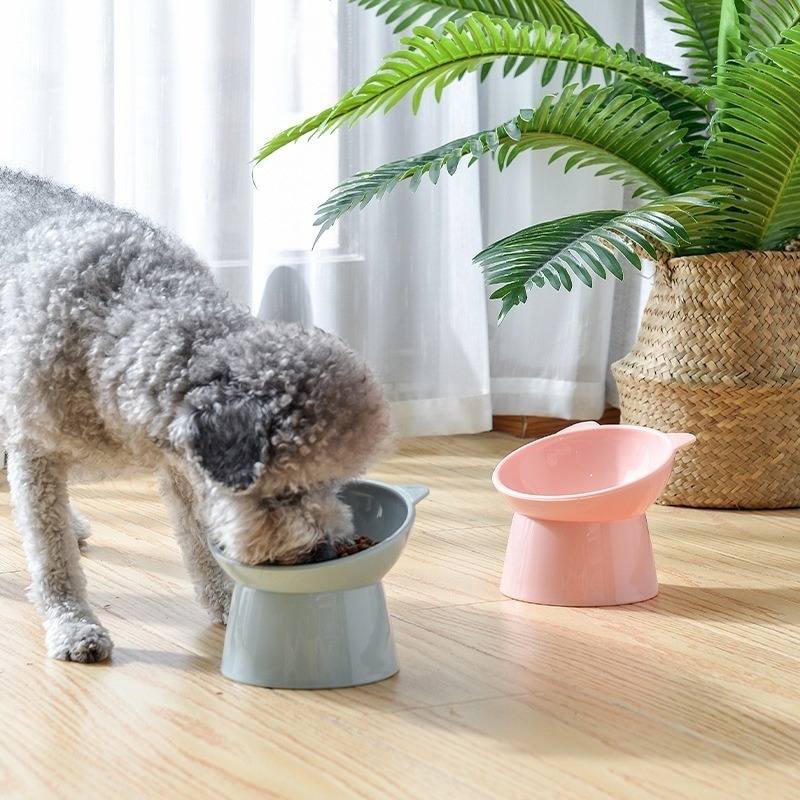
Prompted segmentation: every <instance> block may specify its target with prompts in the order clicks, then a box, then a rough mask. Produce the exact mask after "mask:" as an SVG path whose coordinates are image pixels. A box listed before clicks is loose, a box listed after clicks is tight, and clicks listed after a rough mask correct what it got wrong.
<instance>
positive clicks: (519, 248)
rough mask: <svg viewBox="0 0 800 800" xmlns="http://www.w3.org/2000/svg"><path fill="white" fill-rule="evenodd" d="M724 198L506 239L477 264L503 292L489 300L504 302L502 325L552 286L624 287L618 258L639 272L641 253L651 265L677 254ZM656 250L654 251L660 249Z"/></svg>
mask: <svg viewBox="0 0 800 800" xmlns="http://www.w3.org/2000/svg"><path fill="white" fill-rule="evenodd" d="M725 196H726V191H725V190H724V189H719V188H717V187H714V188H709V189H700V190H698V191H696V192H691V193H685V194H682V195H675V196H674V197H670V198H667V199H664V200H656V201H653V202H651V203H648V204H647V205H645V206H642V207H641V208H638V209H636V210H634V211H628V212H622V211H590V212H588V213H585V214H576V215H573V216H569V217H562V218H561V219H557V220H552V221H550V222H544V223H541V224H539V225H533V226H532V227H530V228H525V229H524V230H521V231H518V232H517V233H514V234H512V235H511V236H508V237H506V238H505V239H501V240H500V241H498V242H495V243H494V244H492V245H490V246H489V247H487V248H486V249H485V250H484V251H483V252H481V253H479V254H478V255H477V256H476V257H475V259H474V260H475V262H476V263H477V264H479V265H480V266H481V267H482V269H483V272H484V276H485V279H486V283H487V284H489V285H491V286H494V285H497V286H499V288H498V289H497V290H495V291H494V292H493V293H492V295H491V297H492V298H493V299H499V300H502V310H501V312H500V320H502V319H503V317H505V315H506V314H507V313H508V312H509V311H510V310H511V309H512V308H513V307H514V306H516V305H518V304H519V303H524V302H525V301H526V299H527V297H528V293H529V291H530V290H531V289H532V288H533V287H534V286H538V287H542V286H545V285H546V284H547V283H549V284H550V285H551V286H552V287H553V288H555V289H560V288H561V287H562V286H563V287H564V288H565V289H567V290H570V289H571V288H572V285H573V280H572V278H573V277H575V278H577V279H578V280H579V281H580V282H581V283H584V284H586V285H587V286H591V285H592V282H593V276H596V277H599V278H603V279H605V278H606V277H607V276H608V275H609V274H611V275H613V276H614V277H615V278H618V279H619V280H622V278H623V271H622V268H621V267H620V264H619V261H618V256H617V253H619V254H620V255H622V257H623V258H625V259H626V260H627V261H628V262H630V264H632V265H633V266H634V267H636V268H637V269H641V259H640V257H639V255H638V253H637V249H641V250H642V251H644V252H645V253H647V254H648V255H649V256H650V257H651V258H658V256H659V251H661V252H667V253H675V252H678V251H679V250H680V248H681V246H682V245H685V244H688V243H689V242H690V241H692V240H694V239H695V238H696V237H697V236H698V235H701V234H700V232H701V230H702V227H703V224H704V222H703V218H704V217H705V216H707V215H712V214H715V213H718V205H719V203H720V202H721V201H722V200H723V198H724V197H725ZM654 243H655V244H654Z"/></svg>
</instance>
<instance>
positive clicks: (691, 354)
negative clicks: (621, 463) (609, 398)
mask: <svg viewBox="0 0 800 800" xmlns="http://www.w3.org/2000/svg"><path fill="white" fill-rule="evenodd" d="M799 299H800V254H797V253H783V252H780V253H779V252H751V251H736V252H731V253H719V254H712V255H703V256H692V257H685V258H673V259H670V260H669V261H668V262H666V263H661V264H659V265H658V267H657V271H656V276H655V281H654V285H653V290H652V293H651V295H650V299H649V301H648V303H647V306H646V308H645V311H644V316H643V319H642V324H641V328H640V330H639V336H638V339H637V341H636V345H635V346H634V348H633V350H632V351H631V352H630V353H629V354H628V355H627V356H626V357H625V358H623V359H621V360H620V361H617V362H616V363H615V364H613V365H612V371H613V374H614V378H615V379H616V382H617V386H618V388H619V394H620V411H621V422H622V423H624V424H629V425H646V426H649V427H652V428H657V429H659V430H662V431H666V432H670V431H686V432H688V433H693V434H695V435H696V436H697V443H696V444H695V445H694V446H692V447H689V448H687V449H686V450H683V451H681V452H679V453H678V454H677V457H676V459H675V468H674V470H673V473H672V478H671V479H670V482H669V484H668V485H667V487H666V489H665V490H664V493H663V494H662V496H661V497H660V498H659V501H658V502H660V503H663V504H666V505H685V506H695V507H712V508H786V507H795V506H800V419H798V413H799V412H800V332H799V331H800V328H799V327H798V322H799V317H798V310H799V309H798V300H799Z"/></svg>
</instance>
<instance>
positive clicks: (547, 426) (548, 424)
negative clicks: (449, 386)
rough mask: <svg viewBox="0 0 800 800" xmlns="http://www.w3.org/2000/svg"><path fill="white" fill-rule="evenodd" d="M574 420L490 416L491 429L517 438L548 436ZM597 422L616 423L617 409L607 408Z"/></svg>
mask: <svg viewBox="0 0 800 800" xmlns="http://www.w3.org/2000/svg"><path fill="white" fill-rule="evenodd" d="M576 422H580V420H577V419H559V418H558V417H528V416H496V417H492V430H495V431H501V432H502V433H508V434H511V436H516V437H517V438H519V439H539V438H541V437H542V436H549V435H550V434H551V433H558V431H560V430H563V429H564V428H566V427H567V426H569V425H573V424H574V423H576ZM597 422H599V423H600V424H601V425H616V424H618V423H619V409H618V408H607V409H606V410H605V411H604V412H603V416H602V417H600V419H598V420H597Z"/></svg>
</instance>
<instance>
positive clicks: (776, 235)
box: [698, 26, 800, 250]
mask: <svg viewBox="0 0 800 800" xmlns="http://www.w3.org/2000/svg"><path fill="white" fill-rule="evenodd" d="M784 35H785V37H786V39H787V41H788V42H789V44H785V45H778V46H776V47H771V48H769V49H767V50H766V51H765V53H764V55H765V58H766V59H767V61H766V63H763V64H760V63H753V62H751V61H748V62H729V63H728V64H727V65H726V69H725V76H726V83H725V85H724V86H721V87H718V88H716V89H714V90H713V92H712V93H713V96H714V97H716V98H717V99H719V100H720V101H722V102H723V103H724V107H723V108H722V109H721V110H720V111H718V112H717V114H716V115H715V119H714V131H713V133H712V137H711V139H710V140H709V144H708V148H707V151H706V155H707V157H708V160H709V162H710V163H713V164H714V165H715V172H714V174H715V179H716V180H719V181H720V182H723V183H726V184H728V185H730V186H731V187H732V188H733V190H734V193H735V196H734V198H733V199H732V201H731V208H730V209H729V213H728V216H729V220H728V222H727V225H726V233H727V235H728V237H729V239H730V243H731V245H732V246H735V247H746V248H753V249H759V250H772V249H780V248H782V247H783V245H784V244H785V243H786V242H787V241H788V240H789V239H791V238H793V237H794V236H796V235H797V233H798V231H800V105H799V104H798V91H797V87H798V86H800V26H796V27H795V28H793V29H791V30H789V31H786V32H785V34H784ZM703 180H708V175H707V174H705V175H700V176H699V177H698V181H703Z"/></svg>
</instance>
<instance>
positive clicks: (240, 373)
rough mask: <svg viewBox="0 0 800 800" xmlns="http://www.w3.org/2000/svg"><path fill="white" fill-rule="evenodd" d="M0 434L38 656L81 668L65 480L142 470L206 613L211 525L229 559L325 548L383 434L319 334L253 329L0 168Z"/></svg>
mask: <svg viewBox="0 0 800 800" xmlns="http://www.w3.org/2000/svg"><path fill="white" fill-rule="evenodd" d="M0 284H1V285H2V313H1V314H0V348H2V358H0V434H2V438H3V441H4V444H5V447H6V452H7V455H8V480H9V485H10V488H11V499H12V505H13V509H14V519H15V522H16V524H17V527H18V528H19V530H20V532H21V534H22V538H23V544H24V548H25V553H26V556H27V560H28V566H29V570H30V575H31V581H32V586H31V590H30V594H31V597H32V599H33V601H34V603H35V605H36V608H37V610H38V611H39V613H40V615H41V617H42V620H43V623H44V629H45V639H46V643H47V649H48V652H49V654H50V655H51V656H53V657H55V658H60V659H68V660H73V661H100V660H103V659H105V658H107V657H108V656H109V654H110V653H111V649H112V646H113V645H112V642H111V639H110V637H109V635H108V633H107V631H106V630H105V629H104V628H103V626H102V625H101V624H100V623H99V622H98V620H97V618H96V616H95V615H94V613H93V612H92V610H91V608H90V607H89V605H88V603H87V599H86V581H85V577H84V575H83V571H82V569H81V566H80V549H79V542H80V541H82V540H83V539H85V537H86V536H87V535H88V525H87V523H86V521H85V520H84V519H82V518H81V517H80V516H78V514H76V512H75V511H74V509H73V508H72V507H71V505H70V502H69V497H68V494H67V484H68V480H69V479H73V478H75V477H76V476H78V477H79V476H80V475H81V474H82V473H81V470H82V469H84V468H87V467H88V468H90V469H91V470H92V471H93V472H95V471H97V470H99V471H101V472H103V473H105V472H106V471H114V472H119V470H120V468H130V467H132V466H134V467H137V468H146V469H154V470H157V471H158V473H159V488H160V491H161V494H162V497H163V499H164V502H165V504H166V506H167V508H168V511H169V514H170V519H171V521H172V524H173V526H174V528H175V532H176V537H177V540H178V543H179V544H180V547H181V550H182V552H183V556H184V562H185V564H186V567H187V569H188V571H189V574H190V576H191V578H192V581H193V583H194V586H195V590H196V593H197V596H198V599H199V600H200V601H201V602H202V603H203V604H204V605H205V606H206V607H207V608H208V610H209V612H210V614H211V617H212V619H213V620H214V621H215V622H219V623H223V624H224V623H225V622H226V620H227V614H228V607H229V603H230V590H231V586H230V583H229V580H228V578H227V577H226V576H225V575H224V574H223V573H222V572H221V570H220V569H219V567H218V566H217V564H216V562H215V561H214V560H213V558H212V557H211V555H210V553H209V551H208V547H207V544H206V535H207V533H208V532H211V533H212V535H213V536H214V537H216V540H217V541H218V542H219V544H220V545H221V546H222V547H224V549H225V551H226V553H227V554H229V555H230V556H231V557H233V558H235V559H239V560H240V561H244V562H247V563H260V562H262V561H270V562H275V563H283V564H293V563H302V562H306V561H312V560H322V559H325V558H331V557H333V555H334V552H333V546H334V544H335V543H336V542H337V541H339V540H347V539H348V538H350V537H351V536H352V533H353V531H352V520H351V519H350V516H349V513H348V510H347V507H346V506H345V505H344V504H343V503H342V502H341V501H340V500H338V498H337V491H338V489H339V488H340V486H341V484H342V482H344V481H346V480H347V479H348V478H350V477H353V476H354V475H357V474H359V473H360V472H362V471H363V470H364V469H365V468H366V467H367V466H368V464H369V463H370V462H371V461H372V460H373V458H375V457H376V456H377V455H378V454H379V453H380V452H382V450H383V449H384V447H385V446H386V444H387V443H388V441H389V438H390V436H389V415H388V410H387V404H386V402H385V399H384V397H383V393H382V391H381V387H380V384H379V382H378V380H377V379H376V378H375V376H374V375H373V374H372V373H371V372H370V371H369V369H368V368H367V366H366V364H365V363H364V361H363V360H362V359H361V358H360V357H358V356H357V355H356V354H354V353H353V352H352V351H351V350H350V349H348V348H347V346H346V345H345V344H344V343H343V342H342V341H341V340H340V339H338V338H336V337H334V336H332V335H330V334H327V333H324V332H322V331H319V330H305V329H303V328H301V327H299V326H296V325H285V324H278V323H266V322H262V321H260V320H258V319H255V318H254V317H252V316H251V315H250V314H249V313H248V311H247V310H246V309H245V308H243V307H240V306H238V305H237V304H235V303H234V302H232V301H231V300H230V298H228V297H227V295H226V294H225V293H224V292H223V291H222V289H220V288H219V287H218V286H217V285H216V284H215V282H214V280H213V278H212V276H211V273H210V271H209V269H208V268H207V267H206V266H205V265H204V264H203V263H202V262H201V260H200V259H199V258H198V256H197V255H196V254H195V253H194V252H193V251H192V250H190V249H189V248H188V247H187V246H186V245H184V244H183V243H182V242H181V241H179V240H178V239H177V238H176V237H175V236H173V235H172V234H170V233H168V232H166V231H164V230H162V229H160V228H159V227H157V226H155V225H153V224H152V223H151V222H149V221H147V220H145V219H143V218H142V217H140V216H137V215H136V214H134V213H132V212H129V211H123V210H121V209H118V208H115V207H113V206H111V205H108V204H106V203H104V202H101V201H99V200H97V199H95V198H92V197H90V196H87V195H82V194H78V193H76V192H74V191H72V190H71V189H67V188H65V187H62V186H58V185H56V184H53V183H50V182H49V181H46V180H43V179H41V178H37V177H34V176H32V175H28V174H25V173H20V172H14V171H11V170H8V169H0Z"/></svg>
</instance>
